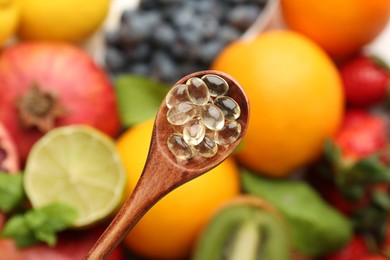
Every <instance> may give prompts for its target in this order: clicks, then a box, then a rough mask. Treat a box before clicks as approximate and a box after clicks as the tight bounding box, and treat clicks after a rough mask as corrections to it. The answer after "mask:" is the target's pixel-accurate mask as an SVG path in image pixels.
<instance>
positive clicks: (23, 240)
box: [1, 215, 38, 248]
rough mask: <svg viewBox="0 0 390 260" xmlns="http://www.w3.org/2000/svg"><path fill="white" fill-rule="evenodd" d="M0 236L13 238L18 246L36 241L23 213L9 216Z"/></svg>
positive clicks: (24, 245) (25, 245) (28, 244)
mask: <svg viewBox="0 0 390 260" xmlns="http://www.w3.org/2000/svg"><path fill="white" fill-rule="evenodd" d="M1 236H2V237H7V238H13V239H14V241H15V243H16V245H17V246H18V247H21V248H22V247H27V246H30V245H33V244H35V243H38V240H37V239H36V238H35V236H34V232H33V230H31V228H30V227H29V226H28V224H27V223H26V220H25V218H24V216H23V215H15V216H13V217H11V218H10V219H9V220H8V221H7V223H6V224H5V226H4V229H3V231H2V233H1Z"/></svg>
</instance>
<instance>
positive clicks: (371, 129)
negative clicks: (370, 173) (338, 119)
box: [333, 110, 388, 161]
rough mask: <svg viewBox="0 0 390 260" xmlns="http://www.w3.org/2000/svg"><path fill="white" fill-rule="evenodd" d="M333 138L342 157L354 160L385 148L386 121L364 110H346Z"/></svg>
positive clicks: (386, 140) (386, 141) (386, 139)
mask: <svg viewBox="0 0 390 260" xmlns="http://www.w3.org/2000/svg"><path fill="white" fill-rule="evenodd" d="M333 140H334V142H335V144H336V146H337V147H339V148H340V149H341V152H342V156H343V158H344V159H346V160H349V161H356V160H358V159H362V158H365V157H367V156H369V155H372V154H375V153H379V152H381V151H383V150H384V149H385V148H386V146H387V143H388V138H387V129H386V123H385V121H384V119H382V118H381V117H379V116H374V115H371V114H370V113H368V112H366V111H364V110H347V111H346V112H345V114H344V119H343V122H342V124H341V126H340V128H339V129H338V131H337V132H336V134H335V136H334V138H333Z"/></svg>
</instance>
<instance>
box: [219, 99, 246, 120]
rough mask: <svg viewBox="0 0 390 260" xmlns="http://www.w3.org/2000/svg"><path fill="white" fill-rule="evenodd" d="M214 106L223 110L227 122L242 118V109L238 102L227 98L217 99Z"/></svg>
mask: <svg viewBox="0 0 390 260" xmlns="http://www.w3.org/2000/svg"><path fill="white" fill-rule="evenodd" d="M214 105H216V106H217V107H218V108H219V109H221V111H222V113H223V115H224V117H225V119H226V120H236V119H237V118H239V117H240V114H241V109H240V106H239V105H238V104H237V102H236V101H235V100H234V99H232V98H230V97H227V96H222V97H217V98H216V99H215V100H214Z"/></svg>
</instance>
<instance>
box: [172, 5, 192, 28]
mask: <svg viewBox="0 0 390 260" xmlns="http://www.w3.org/2000/svg"><path fill="white" fill-rule="evenodd" d="M170 15H171V17H170V19H171V20H172V23H173V25H174V26H176V28H188V27H190V26H191V24H192V23H193V21H194V20H196V19H197V15H196V14H195V13H194V10H192V9H189V8H182V9H179V10H174V12H172V13H171V14H170Z"/></svg>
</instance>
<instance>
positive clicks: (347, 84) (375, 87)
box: [340, 55, 390, 106]
mask: <svg viewBox="0 0 390 260" xmlns="http://www.w3.org/2000/svg"><path fill="white" fill-rule="evenodd" d="M340 73H341V78H342V80H343V87H344V93H345V100H346V102H347V103H348V104H350V105H354V106H370V105H374V104H376V103H379V102H380V101H383V100H385V99H386V97H387V95H388V91H389V87H390V70H389V69H388V67H386V65H385V64H384V63H383V61H378V60H377V59H374V58H371V57H367V56H364V55H357V56H355V57H353V58H351V59H349V60H347V61H346V62H345V63H343V64H342V65H341V66H340Z"/></svg>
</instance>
